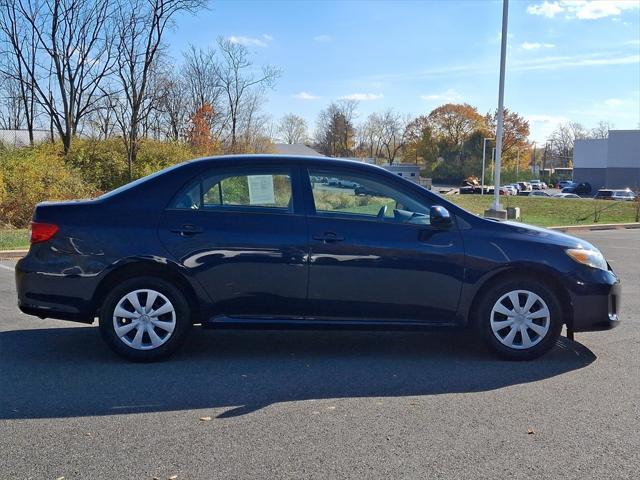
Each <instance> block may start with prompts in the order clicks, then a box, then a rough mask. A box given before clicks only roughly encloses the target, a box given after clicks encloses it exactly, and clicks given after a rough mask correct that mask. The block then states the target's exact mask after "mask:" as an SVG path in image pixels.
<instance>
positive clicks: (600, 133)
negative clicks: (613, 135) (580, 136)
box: [589, 120, 614, 138]
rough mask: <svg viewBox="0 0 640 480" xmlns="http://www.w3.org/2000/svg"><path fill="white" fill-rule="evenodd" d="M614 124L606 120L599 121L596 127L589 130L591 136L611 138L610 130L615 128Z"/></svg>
mask: <svg viewBox="0 0 640 480" xmlns="http://www.w3.org/2000/svg"><path fill="white" fill-rule="evenodd" d="M613 127H614V126H613V124H612V123H611V122H607V121H605V120H601V121H600V122H598V125H596V126H595V127H594V128H592V129H591V131H590V132H589V136H590V137H591V138H609V130H612V129H613Z"/></svg>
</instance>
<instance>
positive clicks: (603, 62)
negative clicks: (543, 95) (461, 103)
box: [370, 52, 640, 82]
mask: <svg viewBox="0 0 640 480" xmlns="http://www.w3.org/2000/svg"><path fill="white" fill-rule="evenodd" d="M630 64H640V55H623V54H616V53H613V52H603V53H593V54H580V55H573V56H568V55H567V56H559V55H558V56H542V57H537V58H526V59H519V60H514V61H512V62H509V63H508V64H507V70H508V71H509V72H529V71H551V70H566V69H571V68H579V67H605V66H610V65H630ZM497 69H498V65H497V64H493V65H492V64H487V63H484V64H480V63H475V64H474V63H471V64H460V65H445V66H442V67H434V68H429V69H425V70H418V71H413V72H411V71H408V72H395V73H386V74H378V75H373V76H371V77H370V79H371V80H372V81H380V80H384V81H387V82H388V81H394V82H398V81H407V80H425V79H429V78H443V77H454V76H469V75H487V74H490V75H494V74H495V72H496V70H497Z"/></svg>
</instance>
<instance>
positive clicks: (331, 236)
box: [313, 232, 344, 243]
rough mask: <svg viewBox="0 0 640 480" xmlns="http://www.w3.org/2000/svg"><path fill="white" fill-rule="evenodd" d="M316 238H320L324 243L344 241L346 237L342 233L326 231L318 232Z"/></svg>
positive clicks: (314, 237)
mask: <svg viewBox="0 0 640 480" xmlns="http://www.w3.org/2000/svg"><path fill="white" fill-rule="evenodd" d="M313 239H314V240H319V241H321V242H323V243H332V242H342V241H343V240H344V237H343V236H342V235H338V234H337V233H335V232H324V233H323V234H318V235H314V236H313Z"/></svg>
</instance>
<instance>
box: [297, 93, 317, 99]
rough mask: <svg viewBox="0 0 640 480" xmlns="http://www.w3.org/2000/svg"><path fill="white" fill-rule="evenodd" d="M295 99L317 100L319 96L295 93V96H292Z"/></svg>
mask: <svg viewBox="0 0 640 480" xmlns="http://www.w3.org/2000/svg"><path fill="white" fill-rule="evenodd" d="M291 96H292V97H293V98H297V99H298V100H317V99H318V98H320V97H318V96H316V95H312V94H310V93H308V92H299V93H294V94H293V95H291Z"/></svg>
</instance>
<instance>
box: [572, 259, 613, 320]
mask: <svg viewBox="0 0 640 480" xmlns="http://www.w3.org/2000/svg"><path fill="white" fill-rule="evenodd" d="M590 277H591V278H589V279H588V281H585V279H584V277H583V278H579V280H578V281H577V282H574V283H573V285H572V288H571V289H570V297H571V307H572V312H573V315H572V317H573V318H572V325H571V326H572V328H573V331H574V332H595V331H600V330H609V329H611V328H615V327H617V326H618V325H619V324H620V316H619V315H620V293H621V288H620V280H619V279H618V277H617V276H616V275H615V274H614V273H613V272H612V271H606V272H605V271H604V270H600V271H596V272H593V273H592V274H591V275H590Z"/></svg>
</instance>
